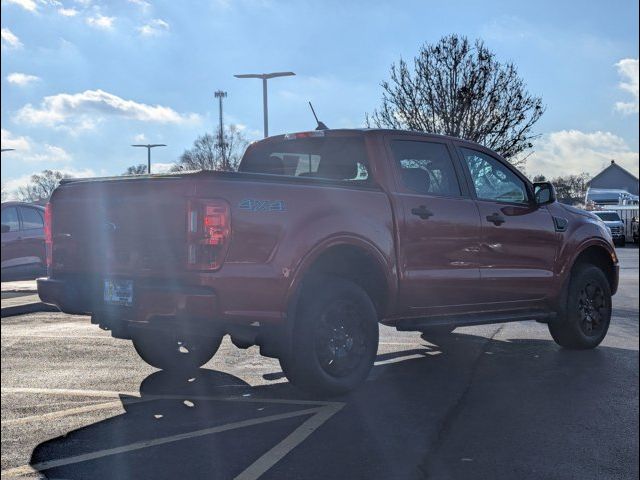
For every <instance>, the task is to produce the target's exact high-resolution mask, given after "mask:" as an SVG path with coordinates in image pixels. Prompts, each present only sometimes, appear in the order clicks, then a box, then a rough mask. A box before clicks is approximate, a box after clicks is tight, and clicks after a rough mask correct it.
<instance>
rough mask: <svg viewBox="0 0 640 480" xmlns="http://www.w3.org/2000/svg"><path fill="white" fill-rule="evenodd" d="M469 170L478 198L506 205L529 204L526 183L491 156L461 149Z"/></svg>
mask: <svg viewBox="0 0 640 480" xmlns="http://www.w3.org/2000/svg"><path fill="white" fill-rule="evenodd" d="M460 150H461V151H462V154H463V156H464V159H465V163H466V164H467V167H468V168H469V173H470V174H471V180H472V181H473V187H474V188H475V192H476V197H478V199H479V200H490V201H493V202H505V203H522V204H526V203H529V197H528V194H527V187H526V185H525V183H524V182H523V181H522V180H521V179H520V178H519V177H518V176H517V175H516V174H515V173H513V172H512V171H511V170H509V168H507V167H506V166H504V165H503V164H502V163H501V162H499V161H498V160H496V159H495V158H493V157H490V156H489V155H486V154H484V153H482V152H477V151H475V150H470V149H468V148H461V149H460Z"/></svg>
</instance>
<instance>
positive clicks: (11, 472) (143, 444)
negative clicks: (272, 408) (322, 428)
mask: <svg viewBox="0 0 640 480" xmlns="http://www.w3.org/2000/svg"><path fill="white" fill-rule="evenodd" d="M320 410H322V407H319V408H307V409H305V410H297V411H294V412H287V413H280V414H277V415H268V416H266V417H260V418H254V419H250V420H242V421H240V422H233V423H227V424H225V425H218V426H216V427H210V428H203V429H201V430H194V431H192V432H187V433H180V434H178V435H170V436H168V437H161V438H155V439H152V440H142V441H139V442H134V443H130V444H129V445H123V446H120V447H115V448H108V449H105V450H99V451H97V452H91V453H84V454H82V455H74V456H73V457H67V458H61V459H58V460H49V461H46V462H41V463H36V464H33V465H23V466H21V467H16V468H9V469H6V470H3V471H2V472H0V474H2V476H3V477H16V476H20V475H26V474H29V473H33V472H34V471H39V472H42V471H44V470H49V469H51V468H57V467H63V466H66V465H72V464H75V463H80V462H86V461H88V460H96V459H98V458H103V457H108V456H110V455H117V454H120V453H127V452H132V451H135V450H141V449H143V448H148V447H155V446H158V445H164V444H167V443H173V442H178V441H180V440H186V439H189V438H196V437H202V436H205V435H211V434H213V433H219V432H225V431H227V430H235V429H238V428H244V427H249V426H253V425H260V424H262V423H268V422H275V421H278V420H284V419H286V418H292V417H299V416H302V415H310V414H312V413H317V412H319V411H320ZM294 446H295V445H294ZM248 478H255V477H248Z"/></svg>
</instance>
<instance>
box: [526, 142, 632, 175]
mask: <svg viewBox="0 0 640 480" xmlns="http://www.w3.org/2000/svg"><path fill="white" fill-rule="evenodd" d="M535 148H536V151H535V152H534V153H533V154H532V155H531V157H529V161H528V162H527V171H528V172H530V173H531V176H533V175H538V174H542V175H544V176H545V177H547V178H553V177H557V176H560V175H568V174H577V173H582V172H587V173H590V174H591V175H595V174H597V173H599V172H600V170H602V169H603V168H604V167H606V166H607V165H609V163H610V162H611V160H615V161H616V163H618V164H619V165H620V166H622V167H624V168H626V169H627V170H629V171H630V172H632V173H633V174H634V175H638V152H637V151H636V152H634V151H633V150H631V148H630V147H629V145H627V143H626V142H625V141H624V139H622V138H621V137H619V136H617V135H615V134H613V133H611V132H601V131H597V132H582V131H580V130H561V131H558V132H553V133H549V134H546V135H543V137H542V138H541V139H540V140H538V142H537V143H536V145H535Z"/></svg>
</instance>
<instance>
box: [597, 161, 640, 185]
mask: <svg viewBox="0 0 640 480" xmlns="http://www.w3.org/2000/svg"><path fill="white" fill-rule="evenodd" d="M614 169H615V170H619V171H621V172H622V173H624V174H626V175H628V176H629V177H631V178H632V179H634V180H635V181H636V182H637V181H638V177H636V176H635V175H634V174H633V173H631V172H630V171H629V170H627V169H626V168H623V167H621V166H620V165H618V164H617V163H616V161H615V160H611V163H610V164H609V166H607V168H605V169H604V170H602V171H601V172H600V173H599V174H597V175H596V176H595V177H593V178H592V179H591V180H589V183H588V185H591V182H593V181H594V180H596V179H597V178H599V177H601V176H602V175H604V173H605V172H608V171H610V170H614Z"/></svg>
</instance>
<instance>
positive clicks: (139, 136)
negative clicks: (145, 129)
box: [133, 133, 147, 143]
mask: <svg viewBox="0 0 640 480" xmlns="http://www.w3.org/2000/svg"><path fill="white" fill-rule="evenodd" d="M133 141H134V142H136V143H143V142H146V141H147V137H146V135H145V134H144V133H138V134H137V135H134V136H133Z"/></svg>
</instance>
